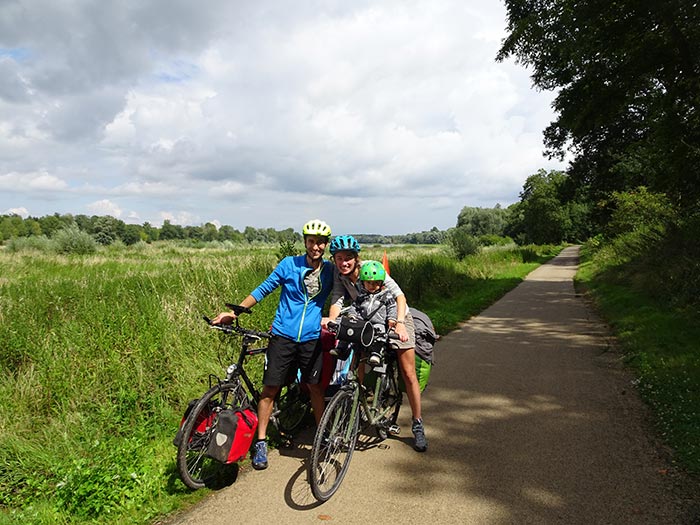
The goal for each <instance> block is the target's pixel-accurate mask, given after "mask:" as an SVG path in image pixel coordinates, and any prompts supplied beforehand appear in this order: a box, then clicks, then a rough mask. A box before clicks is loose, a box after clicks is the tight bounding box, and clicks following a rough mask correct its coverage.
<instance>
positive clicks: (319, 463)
mask: <svg viewBox="0 0 700 525" xmlns="http://www.w3.org/2000/svg"><path fill="white" fill-rule="evenodd" d="M357 388H359V387H358V386H357V385H356V386H355V388H342V389H340V390H339V391H338V392H337V393H336V394H335V395H334V396H333V398H332V399H331V400H330V402H329V403H328V406H327V407H326V409H325V410H324V411H323V416H322V417H321V422H320V423H319V425H318V430H316V436H315V437H314V444H313V446H312V447H311V461H310V462H309V483H310V485H311V491H312V492H313V495H314V496H315V497H316V499H317V500H319V501H326V500H328V499H329V498H330V497H331V496H333V494H335V492H336V491H337V490H338V488H339V487H340V484H341V483H342V481H343V478H344V477H345V474H346V473H347V471H348V467H349V466H350V459H351V458H352V453H353V452H354V451H355V444H356V443H357V433H358V423H359V419H360V417H359V410H358V409H359V405H358V404H356V403H355V410H354V411H353V404H354V403H353V400H354V398H355V397H356V393H357Z"/></svg>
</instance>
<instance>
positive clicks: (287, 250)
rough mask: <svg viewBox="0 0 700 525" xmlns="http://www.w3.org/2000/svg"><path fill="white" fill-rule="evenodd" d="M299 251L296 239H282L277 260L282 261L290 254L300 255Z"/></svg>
mask: <svg viewBox="0 0 700 525" xmlns="http://www.w3.org/2000/svg"><path fill="white" fill-rule="evenodd" d="M298 254H299V251H298V250H297V248H296V245H295V243H294V240H292V239H282V240H281V241H280V242H279V250H278V251H277V260H279V261H281V260H282V259H284V258H285V257H287V256H288V255H298Z"/></svg>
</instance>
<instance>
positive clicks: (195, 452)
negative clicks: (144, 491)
mask: <svg viewBox="0 0 700 525" xmlns="http://www.w3.org/2000/svg"><path fill="white" fill-rule="evenodd" d="M226 306H227V307H228V308H230V309H231V310H232V311H233V312H234V313H235V314H236V319H235V323H234V324H232V325H213V324H212V323H211V320H209V319H208V318H207V317H204V320H205V321H206V322H207V323H208V324H209V326H210V327H211V328H214V329H217V330H221V331H222V332H224V333H225V334H227V335H230V336H234V337H240V338H241V346H240V352H239V354H238V357H237V359H236V356H235V355H233V356H231V357H230V358H229V359H228V360H227V361H228V362H230V364H229V365H228V367H227V368H226V375H225V376H224V378H223V379H220V378H219V377H218V376H216V375H214V374H210V375H209V389H208V390H207V392H206V393H205V394H204V395H203V396H202V397H201V398H199V399H198V400H197V401H196V402H193V403H192V404H191V405H190V407H189V408H188V412H187V413H186V415H185V420H184V422H183V424H182V425H181V427H180V430H179V431H178V435H177V436H176V438H175V444H176V445H177V447H178V449H177V468H178V472H179V474H180V478H181V479H182V481H183V482H184V483H185V485H187V486H188V487H190V488H192V489H200V488H203V487H205V486H208V485H210V484H211V483H212V482H213V481H215V480H218V479H220V478H221V476H222V475H223V474H224V470H225V469H226V468H227V467H228V465H225V464H223V463H221V462H219V461H217V460H216V459H214V458H212V457H210V456H208V455H207V451H208V449H209V443H210V442H211V440H212V436H213V435H214V434H215V431H216V428H217V423H218V415H219V414H220V413H221V411H223V410H226V409H231V410H240V409H241V408H247V407H250V408H252V409H253V410H257V406H258V402H259V401H260V389H259V388H257V387H256V386H255V384H254V383H253V381H252V380H251V379H250V377H249V376H248V374H247V373H246V370H245V365H246V361H247V358H249V357H252V356H256V355H262V354H264V353H265V352H266V350H267V347H266V346H264V347H258V344H259V343H260V342H261V341H266V340H268V339H269V338H270V337H271V334H270V333H269V332H260V331H258V330H251V329H248V328H243V327H242V326H240V324H239V321H238V316H240V315H241V314H243V313H247V314H250V313H252V311H251V310H250V309H249V308H245V307H242V306H239V305H232V304H227V305H226ZM234 359H235V361H234ZM232 361H233V362H232ZM309 411H310V402H309V397H308V394H306V393H304V392H302V391H301V388H300V384H299V383H298V382H297V381H294V382H292V383H291V384H290V385H288V386H287V387H286V388H284V389H283V391H282V392H281V393H280V395H278V397H277V398H276V399H275V403H274V405H273V411H272V416H271V417H270V423H272V425H273V426H274V427H275V428H276V429H277V430H278V432H279V433H280V436H281V437H282V438H283V439H287V440H291V436H292V434H293V433H294V432H295V431H296V430H297V429H298V428H299V427H300V426H301V424H302V422H303V421H304V419H305V418H306V416H307V414H308V413H309Z"/></svg>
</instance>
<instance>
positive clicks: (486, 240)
mask: <svg viewBox="0 0 700 525" xmlns="http://www.w3.org/2000/svg"><path fill="white" fill-rule="evenodd" d="M479 244H480V245H481V246H507V245H509V244H514V241H513V239H511V238H510V237H501V236H500V235H494V234H486V235H480V236H479Z"/></svg>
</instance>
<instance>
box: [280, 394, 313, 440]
mask: <svg viewBox="0 0 700 525" xmlns="http://www.w3.org/2000/svg"><path fill="white" fill-rule="evenodd" d="M277 409H278V410H279V414H278V415H277V426H278V428H279V430H280V432H283V433H285V434H289V435H291V434H293V433H294V432H296V431H297V430H298V429H299V427H300V426H301V424H302V423H303V422H304V419H305V418H306V416H307V415H308V414H309V411H310V410H311V404H310V401H309V397H308V396H305V395H304V394H303V393H302V391H301V387H300V386H299V383H293V384H291V385H289V386H288V387H287V389H286V391H285V392H284V394H282V396H280V398H279V401H278V402H277Z"/></svg>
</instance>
